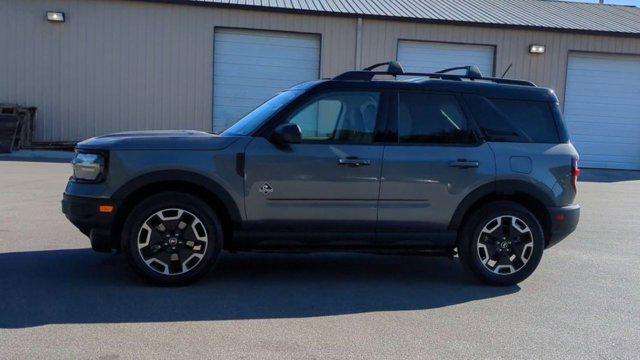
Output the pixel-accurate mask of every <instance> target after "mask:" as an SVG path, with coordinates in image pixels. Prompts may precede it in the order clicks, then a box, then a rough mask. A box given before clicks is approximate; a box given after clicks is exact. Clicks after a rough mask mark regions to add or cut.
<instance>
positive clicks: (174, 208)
mask: <svg viewBox="0 0 640 360" xmlns="http://www.w3.org/2000/svg"><path fill="white" fill-rule="evenodd" d="M180 210H182V212H181V211H180ZM173 216H175V217H176V218H175V219H174V218H173ZM163 219H164V220H163ZM187 222H189V224H187ZM183 223H184V224H185V225H182V224H183ZM145 224H146V227H145V228H143V227H144V226H145ZM151 224H154V226H151ZM155 224H157V225H155ZM160 224H162V225H160ZM181 227H182V228H181ZM161 228H162V229H164V231H160V230H159V229H161ZM148 229H151V231H149V230H148ZM174 235H175V236H174ZM169 237H170V239H169ZM205 239H206V240H205ZM145 241H147V242H146V244H148V245H146V246H145V245H144V244H145ZM222 242H223V231H222V226H221V223H220V220H219V218H218V216H217V215H216V214H215V212H214V211H213V210H212V209H211V207H209V206H208V205H207V204H206V203H205V202H204V201H202V200H200V199H199V198H197V197H196V196H193V195H191V194H187V193H181V192H173V191H172V192H163V193H158V194H155V195H152V196H150V197H148V198H146V199H144V200H142V201H141V202H140V203H139V204H138V205H136V206H135V207H134V208H133V209H132V211H131V213H130V214H129V216H128V218H127V220H126V222H125V224H124V227H123V231H122V249H123V253H124V254H125V256H126V257H127V259H128V261H129V263H130V264H131V266H132V267H133V268H134V269H135V270H136V272H137V273H138V274H140V275H142V276H143V277H144V278H145V279H147V280H149V281H150V282H152V283H154V284H156V285H166V286H179V285H186V284H189V283H191V282H193V281H195V280H197V279H199V278H200V277H202V276H204V275H205V274H206V273H207V272H208V271H209V270H210V269H211V268H212V267H213V266H214V265H215V263H216V262H217V260H218V257H219V256H220V251H221V249H222ZM139 246H141V247H143V248H141V249H140V248H139ZM158 247H159V248H160V250H158ZM143 252H144V253H145V255H147V256H146V261H145V256H144V255H143ZM174 254H175V255H174ZM172 256H175V259H174V258H173V257H172ZM185 258H186V259H185ZM176 259H177V260H176ZM189 259H191V260H189ZM161 260H164V261H161ZM147 262H150V264H149V265H148V264H147Z"/></svg>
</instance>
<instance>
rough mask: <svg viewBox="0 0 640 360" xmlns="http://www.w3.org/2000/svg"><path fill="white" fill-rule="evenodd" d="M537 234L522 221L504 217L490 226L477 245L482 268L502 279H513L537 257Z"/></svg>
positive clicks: (495, 220)
mask: <svg viewBox="0 0 640 360" xmlns="http://www.w3.org/2000/svg"><path fill="white" fill-rule="evenodd" d="M533 246H534V241H533V234H532V232H531V229H530V228H529V226H528V225H527V224H526V223H525V222H524V221H523V220H522V219H520V218H519V217H516V216H512V215H504V216H499V217H496V218H494V219H492V220H490V221H488V222H487V223H486V225H485V226H484V227H483V228H482V231H480V235H478V241H477V248H476V249H477V254H478V257H479V259H480V261H481V263H482V265H483V266H484V267H485V268H486V269H487V270H489V271H491V272H492V273H494V274H498V275H510V274H514V273H516V272H518V271H519V270H520V269H522V268H523V267H524V266H525V265H526V264H527V263H528V262H529V260H530V259H531V256H532V255H533Z"/></svg>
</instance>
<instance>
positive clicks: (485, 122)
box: [469, 96, 560, 143]
mask: <svg viewBox="0 0 640 360" xmlns="http://www.w3.org/2000/svg"><path fill="white" fill-rule="evenodd" d="M469 99H470V100H471V101H470V105H471V107H472V110H473V114H474V117H475V118H476V119H477V121H478V125H480V127H481V128H482V131H483V132H484V133H485V135H486V137H487V139H488V140H489V141H507V142H538V143H559V142H560V136H559V135H558V129H557V127H556V122H555V119H554V117H553V109H552V107H551V106H550V105H552V104H549V103H547V102H543V101H527V100H507V99H486V98H483V97H480V96H472V97H469Z"/></svg>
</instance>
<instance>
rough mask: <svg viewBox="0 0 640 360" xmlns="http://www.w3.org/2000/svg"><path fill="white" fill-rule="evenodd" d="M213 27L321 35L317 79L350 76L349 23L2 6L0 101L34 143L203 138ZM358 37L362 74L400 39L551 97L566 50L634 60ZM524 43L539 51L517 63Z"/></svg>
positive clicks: (482, 38)
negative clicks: (492, 51) (18, 112)
mask: <svg viewBox="0 0 640 360" xmlns="http://www.w3.org/2000/svg"><path fill="white" fill-rule="evenodd" d="M350 4H351V3H350ZM345 6H347V3H345ZM350 6H351V5H350ZM47 10H61V11H65V12H66V13H67V22H66V23H64V24H50V23H47V22H46V21H45V20H44V12H45V11H47ZM215 26H225V27H236V28H254V29H267V30H282V31H297V32H305V33H317V34H321V39H322V40H321V41H322V43H321V76H322V77H329V76H333V75H336V74H338V73H340V72H342V71H345V70H350V69H353V68H354V63H355V57H356V55H355V51H356V28H357V20H356V19H349V18H338V17H328V16H309V15H294V14H284V13H273V12H264V11H248V10H232V9H221V8H203V7H197V6H181V5H171V4H156V3H148V2H133V1H117V0H108V1H104V0H5V1H0V43H1V44H3V51H2V53H1V54H0V69H1V70H0V102H17V103H21V104H24V105H33V106H38V107H39V109H40V111H39V115H38V116H39V117H38V122H37V124H36V129H37V131H36V139H37V140H41V141H75V140H80V139H84V138H87V137H90V136H94V135H97V134H104V133H108V132H114V131H122V130H137V129H170V128H181V129H184V128H189V129H200V130H210V129H211V125H212V124H211V118H212V98H213V95H212V86H213V82H212V80H211V79H212V76H213V33H214V27H215ZM362 30H363V31H362V46H361V51H362V54H361V55H362V64H363V65H368V64H373V63H375V62H381V61H386V60H389V59H395V58H396V51H397V44H398V41H399V40H400V39H405V40H419V41H443V42H455V43H469V44H483V45H492V46H495V47H496V59H495V68H496V71H495V74H496V75H497V76H500V75H501V74H502V73H503V72H504V71H505V69H506V68H507V67H508V66H509V64H511V63H513V66H512V68H511V70H510V71H509V73H508V75H507V76H508V77H514V78H524V79H530V80H533V81H534V82H536V83H537V84H539V85H542V86H547V87H551V88H554V89H555V90H556V91H557V93H558V95H559V97H560V98H561V99H562V97H563V94H564V87H565V78H566V69H567V57H568V52H569V51H570V50H576V51H590V52H606V53H629V54H640V39H638V38H630V37H610V36H609V37H608V36H594V35H584V34H575V33H557V32H556V33H554V32H548V31H534V30H518V29H499V28H487V27H469V26H458V25H436V24H425V23H412V22H401V21H386V20H374V19H365V20H364V21H363V26H362ZM533 43H540V44H544V45H546V46H547V52H546V53H545V54H544V55H530V54H528V52H527V48H528V46H529V45H530V44H533Z"/></svg>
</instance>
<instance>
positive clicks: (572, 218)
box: [547, 205, 580, 248]
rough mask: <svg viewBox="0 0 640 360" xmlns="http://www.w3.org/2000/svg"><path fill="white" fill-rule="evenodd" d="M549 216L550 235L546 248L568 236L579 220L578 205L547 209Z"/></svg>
mask: <svg viewBox="0 0 640 360" xmlns="http://www.w3.org/2000/svg"><path fill="white" fill-rule="evenodd" d="M549 214H550V215H551V234H550V237H549V241H548V242H547V248H550V247H551V246H553V245H555V244H557V243H559V242H560V241H562V240H563V239H564V238H566V237H567V236H569V234H571V233H572V232H573V231H574V230H575V229H576V227H577V226H578V221H579V220H580V205H569V206H563V207H552V208H549Z"/></svg>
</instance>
